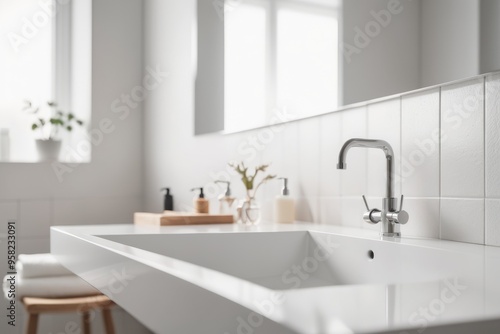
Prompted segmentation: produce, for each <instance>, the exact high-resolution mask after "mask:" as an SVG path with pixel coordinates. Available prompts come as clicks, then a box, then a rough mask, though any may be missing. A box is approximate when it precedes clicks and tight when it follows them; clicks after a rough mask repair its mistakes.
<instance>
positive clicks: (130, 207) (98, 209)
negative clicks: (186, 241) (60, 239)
mask: <svg viewBox="0 0 500 334" xmlns="http://www.w3.org/2000/svg"><path fill="white" fill-rule="evenodd" d="M158 194H159V197H158V198H159V200H161V194H160V193H158ZM141 206H142V205H141V199H140V197H104V198H99V197H95V198H78V199H56V200H54V225H93V224H132V223H133V221H134V212H137V211H141Z"/></svg>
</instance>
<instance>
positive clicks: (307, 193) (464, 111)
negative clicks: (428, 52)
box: [248, 74, 500, 246]
mask: <svg viewBox="0 0 500 334" xmlns="http://www.w3.org/2000/svg"><path fill="white" fill-rule="evenodd" d="M258 131H259V130H257V131H256V133H254V134H258ZM260 131H264V130H260ZM248 135H249V136H250V135H252V134H248ZM353 137H361V138H376V139H384V140H386V141H388V142H389V143H390V144H391V145H392V146H393V148H394V151H395V154H396V165H397V166H396V173H395V176H394V177H395V180H396V193H397V195H398V196H399V194H401V193H403V194H404V195H405V210H406V211H408V212H409V214H410V221H409V223H408V224H407V225H405V226H403V227H402V228H401V230H402V233H403V234H404V235H405V236H417V237H429V238H442V239H448V240H455V241H462V242H470V243H478V244H487V245H495V246H500V74H493V75H486V76H479V77H476V78H472V79H470V80H465V81H462V82H459V83H453V84H449V85H443V86H441V87H433V88H429V89H424V90H420V91H418V92H415V93H409V94H403V95H402V96H397V97H394V98H391V99H387V100H384V101H381V102H375V103H373V104H368V105H365V106H361V107H357V108H353V109H347V110H343V111H340V112H335V113H331V114H327V115H323V116H319V117H316V118H312V119H308V120H303V121H299V122H296V123H289V124H287V125H285V127H284V130H283V131H282V132H281V133H277V134H276V139H275V140H273V141H272V142H270V143H269V144H268V145H267V146H266V148H265V149H264V151H263V153H262V158H261V159H262V161H269V162H273V170H274V171H275V172H277V173H278V174H282V175H286V176H288V177H290V178H291V185H292V192H294V195H295V196H298V197H299V198H300V200H299V218H301V219H304V220H312V221H314V222H316V223H321V224H339V225H346V226H353V227H361V228H366V229H376V230H378V229H379V228H380V227H379V226H371V225H369V224H366V223H364V222H363V221H362V219H361V216H362V214H363V212H364V211H365V209H364V205H363V202H362V200H361V195H362V194H365V195H367V197H368V201H369V204H370V205H371V206H373V207H380V203H381V198H382V197H383V195H384V189H385V188H384V183H385V160H384V155H383V153H382V152H381V151H377V150H366V149H353V150H351V151H350V152H349V154H348V158H347V162H348V169H347V170H344V171H339V170H336V169H335V165H336V162H337V159H338V152H339V150H340V147H341V145H342V144H343V143H344V142H345V141H346V140H348V139H350V138H353ZM285 138H286V139H285ZM280 155H281V156H283V155H289V156H285V157H283V158H281V157H280ZM277 191H279V186H278V185H270V186H268V187H267V189H266V191H265V192H266V194H265V195H264V196H263V197H264V198H265V204H264V207H265V208H266V210H265V211H266V212H265V216H266V217H267V218H268V219H270V218H271V217H272V216H271V210H270V207H271V205H272V197H273V196H274V194H276V192H277Z"/></svg>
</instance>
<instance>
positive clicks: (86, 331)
mask: <svg viewBox="0 0 500 334" xmlns="http://www.w3.org/2000/svg"><path fill="white" fill-rule="evenodd" d="M82 322H83V334H90V313H89V312H87V311H86V312H83V314H82Z"/></svg>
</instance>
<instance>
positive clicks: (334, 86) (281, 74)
mask: <svg viewBox="0 0 500 334" xmlns="http://www.w3.org/2000/svg"><path fill="white" fill-rule="evenodd" d="M229 5H230V6H229V7H227V8H226V10H225V13H226V15H225V21H224V38H225V41H224V44H225V45H224V51H225V59H224V62H225V74H224V86H225V87H224V113H225V115H224V116H225V118H224V121H225V125H224V126H225V130H226V131H238V130H243V129H248V128H252V127H257V126H263V125H266V124H269V123H270V122H272V121H273V117H275V116H274V111H275V110H276V109H281V110H285V109H286V113H287V114H291V115H293V117H294V118H301V117H307V116H312V115H315V114H319V113H324V112H327V111H333V110H335V109H336V108H337V107H338V104H339V101H338V96H339V87H338V81H339V73H338V69H339V64H338V41H339V28H338V12H339V7H338V4H337V2H336V1H322V0H275V1H266V0H245V1H239V2H237V3H236V4H235V3H234V1H232V2H229Z"/></svg>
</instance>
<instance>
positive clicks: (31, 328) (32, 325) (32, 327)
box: [26, 313, 38, 334]
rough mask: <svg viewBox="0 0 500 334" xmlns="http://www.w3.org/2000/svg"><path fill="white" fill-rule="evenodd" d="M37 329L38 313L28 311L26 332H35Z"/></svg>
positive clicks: (34, 333) (31, 333) (29, 333)
mask: <svg viewBox="0 0 500 334" xmlns="http://www.w3.org/2000/svg"><path fill="white" fill-rule="evenodd" d="M37 329H38V314H37V313H29V316H28V323H27V324H26V334H36V331H37Z"/></svg>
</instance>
